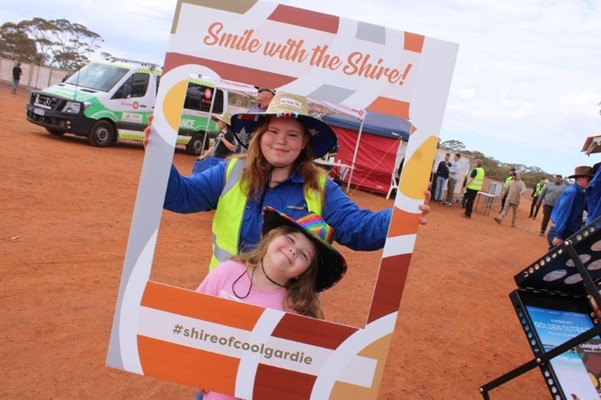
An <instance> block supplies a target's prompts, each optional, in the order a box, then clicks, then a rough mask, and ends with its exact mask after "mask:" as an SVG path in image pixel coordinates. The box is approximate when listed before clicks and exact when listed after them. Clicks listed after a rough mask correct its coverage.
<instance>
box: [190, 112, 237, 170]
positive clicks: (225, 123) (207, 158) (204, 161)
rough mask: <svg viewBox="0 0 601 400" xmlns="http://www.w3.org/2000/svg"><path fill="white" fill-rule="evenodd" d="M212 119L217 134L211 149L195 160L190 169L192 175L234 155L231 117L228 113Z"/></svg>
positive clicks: (234, 146)
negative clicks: (215, 123) (215, 125)
mask: <svg viewBox="0 0 601 400" xmlns="http://www.w3.org/2000/svg"><path fill="white" fill-rule="evenodd" d="M212 118H213V120H215V121H216V122H217V128H218V129H219V134H218V135H217V137H216V138H215V141H214V142H213V144H212V145H211V147H209V148H208V149H207V150H205V152H204V153H202V155H201V156H200V157H198V158H197V159H196V161H195V162H194V166H193V167H192V174H198V173H201V172H202V171H204V170H206V169H209V168H211V167H212V166H213V165H215V164H217V163H219V162H220V161H223V160H225V159H226V158H227V157H229V156H230V155H232V154H234V150H235V148H236V145H235V138H234V132H232V127H231V125H232V121H231V120H232V116H231V115H230V113H228V112H225V113H223V114H221V115H217V116H213V117H212Z"/></svg>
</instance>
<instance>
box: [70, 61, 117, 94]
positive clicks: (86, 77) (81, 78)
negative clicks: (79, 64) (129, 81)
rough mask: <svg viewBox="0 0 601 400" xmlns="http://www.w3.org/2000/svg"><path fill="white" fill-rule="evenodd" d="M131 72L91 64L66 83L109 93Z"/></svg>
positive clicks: (111, 66)
mask: <svg viewBox="0 0 601 400" xmlns="http://www.w3.org/2000/svg"><path fill="white" fill-rule="evenodd" d="M128 72H129V69H127V68H122V67H117V66H115V65H108V64H97V63H90V64H88V65H86V66H84V67H83V68H81V69H80V70H79V71H77V72H76V73H74V74H73V75H71V76H70V77H69V79H67V80H66V81H65V83H70V84H71V85H75V86H80V87H85V88H88V89H94V90H99V91H101V92H108V91H109V90H111V89H112V88H113V87H114V86H115V85H116V84H117V82H119V81H120V80H121V78H123V77H124V76H125V74H127V73H128Z"/></svg>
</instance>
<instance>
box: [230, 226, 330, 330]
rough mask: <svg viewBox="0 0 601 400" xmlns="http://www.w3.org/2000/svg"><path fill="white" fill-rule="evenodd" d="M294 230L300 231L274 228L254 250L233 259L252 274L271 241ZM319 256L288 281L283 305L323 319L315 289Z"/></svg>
mask: <svg viewBox="0 0 601 400" xmlns="http://www.w3.org/2000/svg"><path fill="white" fill-rule="evenodd" d="M294 232H298V230H296V229H294V228H291V227H289V226H280V227H277V228H274V229H272V230H270V231H269V232H268V233H267V234H266V235H264V236H263V237H262V238H261V240H260V241H259V244H258V245H257V247H256V248H255V249H254V250H252V251H250V252H246V253H240V254H238V255H237V256H235V257H232V260H234V261H238V262H241V263H243V264H244V265H245V266H246V269H247V271H248V272H249V273H250V275H251V276H252V272H253V270H254V269H256V268H258V267H260V266H261V263H262V262H263V258H264V257H265V254H266V253H267V248H268V247H269V244H270V243H271V241H272V240H273V239H275V238H276V237H279V236H282V235H286V234H289V233H294ZM318 257H319V254H318V253H315V255H314V256H313V259H312V260H311V263H310V264H309V267H308V268H307V269H306V271H304V272H303V273H302V274H300V275H299V276H298V277H296V278H294V279H290V280H289V281H288V282H286V284H285V287H286V298H285V299H284V304H282V305H283V306H284V307H285V308H291V309H293V310H294V311H296V312H297V313H298V314H300V315H305V316H307V317H312V318H320V319H323V311H322V309H321V303H320V301H319V296H317V291H316V290H315V282H316V279H317V270H318V268H319V260H318ZM251 285H252V283H251Z"/></svg>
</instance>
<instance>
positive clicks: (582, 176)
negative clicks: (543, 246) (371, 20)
mask: <svg viewBox="0 0 601 400" xmlns="http://www.w3.org/2000/svg"><path fill="white" fill-rule="evenodd" d="M593 175H594V174H593V169H592V168H591V167H589V166H581V167H576V169H575V170H574V174H573V175H570V176H568V179H574V180H575V182H574V184H572V185H570V186H568V188H567V189H566V190H564V191H563V193H562V194H561V195H560V196H559V198H558V199H557V203H555V207H553V212H552V213H551V221H553V224H554V226H552V227H551V229H549V234H548V235H547V241H548V242H549V247H555V246H557V245H559V244H561V243H562V242H563V241H564V240H565V239H567V238H568V237H570V236H571V235H572V234H574V233H575V232H577V231H579V230H580V228H581V227H582V215H583V213H584V205H585V202H586V199H585V193H584V190H585V189H586V188H587V187H588V184H589V183H590V181H591V179H592V178H593Z"/></svg>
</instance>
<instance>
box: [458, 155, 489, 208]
mask: <svg viewBox="0 0 601 400" xmlns="http://www.w3.org/2000/svg"><path fill="white" fill-rule="evenodd" d="M484 175H485V172H484V168H482V160H481V159H479V158H477V159H476V160H474V169H473V170H472V172H470V174H469V177H468V178H467V181H466V183H465V195H464V198H465V213H464V214H462V215H463V216H464V217H465V218H471V217H472V210H473V208H474V200H475V199H476V195H477V194H478V192H479V191H480V190H482V185H483V184H484Z"/></svg>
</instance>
